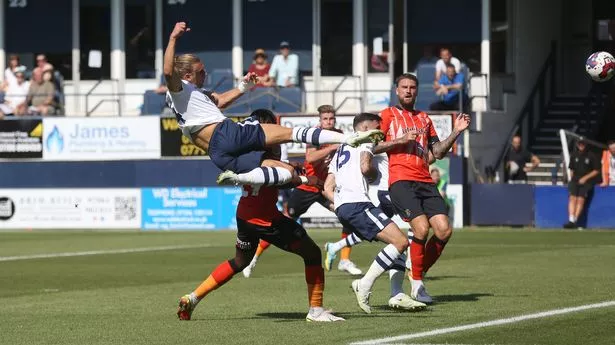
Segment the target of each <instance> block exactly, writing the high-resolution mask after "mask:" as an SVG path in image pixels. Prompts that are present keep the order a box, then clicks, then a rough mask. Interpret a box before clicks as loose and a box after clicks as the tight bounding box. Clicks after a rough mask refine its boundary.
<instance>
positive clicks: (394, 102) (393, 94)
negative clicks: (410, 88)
mask: <svg viewBox="0 0 615 345" xmlns="http://www.w3.org/2000/svg"><path fill="white" fill-rule="evenodd" d="M395 89H396V88H395V84H393V86H391V94H390V96H389V97H390V98H389V106H394V105H397V103H399V100H398V98H397V93H396V92H395Z"/></svg>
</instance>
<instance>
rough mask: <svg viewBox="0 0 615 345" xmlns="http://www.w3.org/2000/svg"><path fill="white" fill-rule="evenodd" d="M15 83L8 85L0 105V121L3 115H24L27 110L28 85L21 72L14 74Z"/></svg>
mask: <svg viewBox="0 0 615 345" xmlns="http://www.w3.org/2000/svg"><path fill="white" fill-rule="evenodd" d="M14 76H15V80H16V81H15V82H11V83H9V84H8V87H7V89H6V96H5V97H4V103H1V104H0V119H2V118H4V116H5V115H24V114H25V113H26V109H27V103H26V98H27V97H28V89H29V87H30V83H29V82H27V81H26V76H25V74H24V72H23V71H21V70H19V69H18V70H17V72H15V75H14Z"/></svg>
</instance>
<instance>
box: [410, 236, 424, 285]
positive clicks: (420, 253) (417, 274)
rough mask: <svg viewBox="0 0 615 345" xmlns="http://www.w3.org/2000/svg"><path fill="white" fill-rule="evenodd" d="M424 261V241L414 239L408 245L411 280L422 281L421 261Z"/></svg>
mask: <svg viewBox="0 0 615 345" xmlns="http://www.w3.org/2000/svg"><path fill="white" fill-rule="evenodd" d="M424 259H425V240H419V239H417V238H416V237H415V238H413V239H412V243H410V260H411V261H412V279H415V280H422V279H423V260H424Z"/></svg>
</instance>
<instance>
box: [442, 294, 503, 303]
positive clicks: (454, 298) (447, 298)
mask: <svg viewBox="0 0 615 345" xmlns="http://www.w3.org/2000/svg"><path fill="white" fill-rule="evenodd" d="M491 296H493V294H492V293H468V294H459V295H439V296H434V302H435V303H436V304H438V303H447V302H477V301H478V300H479V299H480V298H481V297H491Z"/></svg>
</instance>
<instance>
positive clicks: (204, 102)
mask: <svg viewBox="0 0 615 345" xmlns="http://www.w3.org/2000/svg"><path fill="white" fill-rule="evenodd" d="M167 104H168V105H169V108H171V109H172V110H173V112H174V113H175V116H176V117H177V123H178V124H179V128H180V129H181V130H182V133H183V134H184V135H185V136H186V137H188V138H190V140H192V136H191V134H192V133H195V132H198V131H199V130H200V129H201V128H203V127H205V126H207V125H210V124H212V123H218V122H222V121H224V119H226V117H225V116H224V115H223V114H222V112H221V111H220V109H219V108H218V106H216V104H215V103H214V102H213V101H212V99H211V98H210V96H209V95H208V94H207V93H206V91H204V90H203V89H199V88H198V87H196V85H194V84H192V83H190V82H188V81H186V80H182V89H181V91H179V92H171V91H167Z"/></svg>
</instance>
